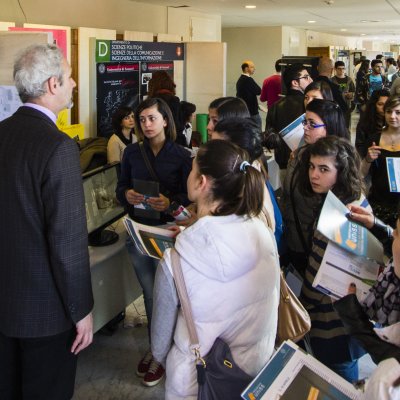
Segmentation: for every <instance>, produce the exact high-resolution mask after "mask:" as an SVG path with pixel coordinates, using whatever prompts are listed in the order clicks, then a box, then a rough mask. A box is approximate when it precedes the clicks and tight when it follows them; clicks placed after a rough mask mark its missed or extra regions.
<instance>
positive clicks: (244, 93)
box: [236, 60, 261, 129]
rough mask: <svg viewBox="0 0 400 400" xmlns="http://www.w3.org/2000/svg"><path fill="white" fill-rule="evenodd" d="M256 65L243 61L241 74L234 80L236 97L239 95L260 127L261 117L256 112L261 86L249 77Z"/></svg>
mask: <svg viewBox="0 0 400 400" xmlns="http://www.w3.org/2000/svg"><path fill="white" fill-rule="evenodd" d="M255 70H256V67H255V66H254V63H253V61H250V60H248V61H244V62H243V64H242V75H240V78H239V79H238V81H237V82H236V97H240V98H241V99H242V100H243V101H244V102H245V103H246V105H247V108H248V109H249V113H250V117H251V118H252V119H253V120H254V121H255V122H257V124H258V126H259V127H260V129H261V117H260V114H259V113H258V101H257V96H259V95H260V94H261V88H260V86H258V84H257V83H256V81H255V80H254V79H253V78H252V77H251V76H252V75H254V72H255Z"/></svg>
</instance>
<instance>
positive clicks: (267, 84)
mask: <svg viewBox="0 0 400 400" xmlns="http://www.w3.org/2000/svg"><path fill="white" fill-rule="evenodd" d="M281 63H282V60H281V59H279V60H276V62H275V71H276V72H275V74H274V75H271V76H269V77H268V78H266V79H265V80H264V82H263V85H262V89H261V96H260V101H266V102H267V106H268V108H271V107H272V106H273V104H274V103H276V102H277V101H278V100H279V99H280V97H279V95H280V94H281V93H282V78H281V69H282V67H281Z"/></svg>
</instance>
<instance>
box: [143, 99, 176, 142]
mask: <svg viewBox="0 0 400 400" xmlns="http://www.w3.org/2000/svg"><path fill="white" fill-rule="evenodd" d="M154 106H156V107H157V110H158V112H159V113H160V114H161V115H162V117H163V118H164V120H165V121H166V122H167V126H166V127H165V128H164V132H165V138H166V139H168V140H171V141H172V142H175V140H176V129H175V122H174V118H173V116H172V113H171V109H170V108H169V107H168V104H167V103H166V102H165V101H164V100H163V99H160V98H158V97H148V98H147V99H146V100H143V101H142V102H141V103H140V104H139V105H138V107H137V109H136V111H135V122H136V124H135V126H136V132H137V133H138V137H139V138H140V139H141V140H142V139H143V138H144V134H143V131H142V126H141V125H140V113H141V112H142V111H144V110H146V109H147V108H151V107H154Z"/></svg>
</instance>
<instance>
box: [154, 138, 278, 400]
mask: <svg viewBox="0 0 400 400" xmlns="http://www.w3.org/2000/svg"><path fill="white" fill-rule="evenodd" d="M187 186H188V196H189V199H190V200H191V201H192V202H195V203H196V204H197V214H198V220H197V221H196V222H195V223H194V224H193V225H191V226H190V227H188V228H186V229H185V230H184V231H183V232H182V233H180V234H179V235H178V236H177V239H176V244H175V249H176V251H177V252H178V254H179V256H180V261H181V268H182V272H183V275H184V279H185V283H186V287H187V292H188V295H189V300H190V304H191V307H192V311H193V319H194V323H195V325H196V330H197V332H198V336H199V342H200V346H201V353H202V355H206V354H207V353H208V351H209V350H210V349H211V346H212V345H213V343H214V341H215V339H216V338H218V337H219V338H221V339H223V340H224V341H225V342H226V343H227V344H228V345H229V346H230V349H231V351H232V355H233V358H234V361H235V362H236V363H237V364H238V366H239V367H240V368H241V369H242V370H244V371H245V372H247V373H248V374H249V375H251V376H255V375H256V374H257V372H258V371H259V370H260V369H261V368H262V366H263V365H264V364H265V363H266V362H267V360H268V359H269V358H270V356H271V354H272V352H273V349H274V343H275V336H276V328H277V318H278V314H277V313H278V304H279V261H278V256H277V250H276V245H275V240H274V237H273V233H272V231H271V230H270V229H268V228H267V227H266V226H265V224H264V223H263V222H262V221H261V220H260V219H259V218H257V216H258V215H259V214H260V212H261V210H262V207H263V192H264V181H263V177H262V174H261V173H260V172H259V171H258V170H257V169H256V168H254V167H252V166H251V165H250V163H249V158H248V155H247V153H246V152H245V151H244V150H242V149H240V148H239V147H237V146H236V145H234V144H233V143H230V142H227V141H224V140H212V141H210V142H208V143H207V144H205V145H203V146H202V147H201V148H200V150H199V152H198V154H197V156H196V158H195V159H194V161H193V168H192V171H191V173H190V175H189V178H188V183H187ZM152 352H153V356H154V357H155V358H156V359H157V361H159V362H161V363H162V364H163V365H166V375H167V381H166V385H165V386H166V396H165V398H166V399H167V400H168V399H192V400H194V399H197V379H196V367H195V363H194V362H193V353H192V351H191V349H190V346H189V336H188V330H187V326H186V323H185V320H184V318H183V315H182V312H181V310H180V309H179V308H178V298H177V293H176V289H175V285H174V280H173V276H172V266H171V254H170V251H169V250H167V251H166V252H165V253H164V257H163V259H162V260H161V263H160V265H159V268H158V269H157V274H156V283H155V287H154V314H153V323H152Z"/></svg>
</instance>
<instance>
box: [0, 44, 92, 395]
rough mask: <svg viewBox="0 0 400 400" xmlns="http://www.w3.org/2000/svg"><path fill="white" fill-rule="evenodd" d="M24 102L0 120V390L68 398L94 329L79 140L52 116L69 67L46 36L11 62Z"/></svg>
mask: <svg viewBox="0 0 400 400" xmlns="http://www.w3.org/2000/svg"><path fill="white" fill-rule="evenodd" d="M14 80H15V85H16V87H17V90H18V93H19V95H20V98H21V100H22V102H23V103H24V105H23V106H22V107H20V108H19V109H18V110H17V112H16V113H15V114H14V115H13V116H11V117H10V118H8V119H6V120H4V121H2V122H1V123H0V176H1V179H0V193H1V195H0V221H1V223H0V259H1V263H0V399H2V400H8V399H43V400H47V399H48V400H62V399H70V398H71V397H72V395H73V390H74V383H75V372H76V362H77V357H76V355H77V354H78V353H79V352H80V351H81V350H83V349H84V348H85V347H87V346H88V345H89V344H90V343H91V342H92V338H93V323H92V315H91V309H92V307H93V295H92V287H91V279H90V269H89V256H88V248H87V228H86V214H85V204H84V197H83V187H82V178H81V173H80V167H79V153H78V148H77V146H76V144H75V143H74V141H73V140H71V139H70V138H69V137H68V136H67V135H65V134H64V133H62V132H60V131H59V130H58V129H57V127H56V125H55V121H56V115H57V114H58V113H59V112H60V111H61V110H62V109H65V108H66V107H69V106H71V105H72V102H71V96H72V90H73V88H74V87H75V86H76V84H75V82H74V80H73V79H72V77H71V68H70V66H69V65H68V63H67V61H66V60H65V59H64V57H63V56H62V53H61V52H60V50H59V49H58V48H57V47H56V46H54V45H35V46H31V47H29V48H28V49H26V50H24V51H23V52H22V53H21V54H20V55H19V57H18V58H17V60H16V62H15V64H14Z"/></svg>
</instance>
